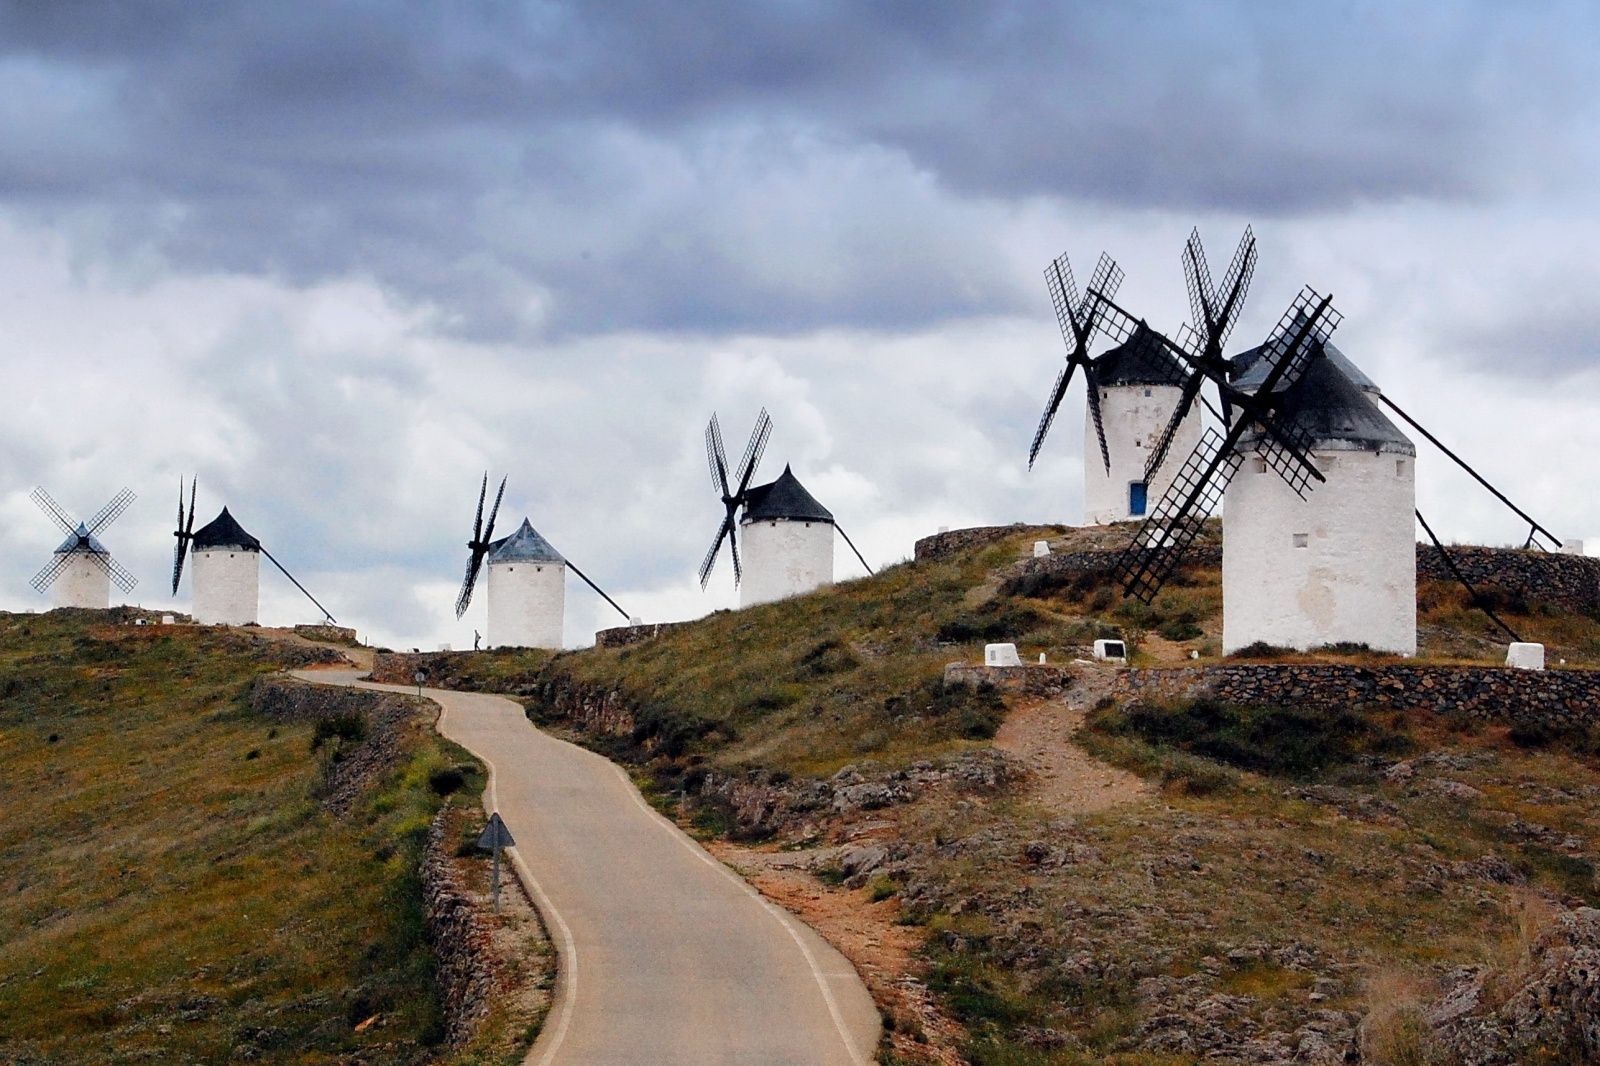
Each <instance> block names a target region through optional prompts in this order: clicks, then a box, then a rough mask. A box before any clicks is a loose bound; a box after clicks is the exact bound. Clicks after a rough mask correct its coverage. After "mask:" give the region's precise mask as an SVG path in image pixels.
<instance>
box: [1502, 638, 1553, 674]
mask: <svg viewBox="0 0 1600 1066" xmlns="http://www.w3.org/2000/svg"><path fill="white" fill-rule="evenodd" d="M1506 665H1507V666H1510V667H1512V668H1514V669H1517V670H1543V669H1544V645H1543V644H1533V643H1527V642H1524V643H1513V644H1511V645H1510V646H1509V647H1508V648H1506Z"/></svg>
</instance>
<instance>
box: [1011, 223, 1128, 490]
mask: <svg viewBox="0 0 1600 1066" xmlns="http://www.w3.org/2000/svg"><path fill="white" fill-rule="evenodd" d="M1044 277H1045V285H1046V287H1047V288H1048V289H1049V290H1050V303H1051V306H1052V307H1054V308H1055V312H1056V322H1057V323H1058V324H1059V325H1060V327H1061V339H1062V340H1063V341H1064V342H1065V343H1066V345H1067V365H1066V367H1065V369H1063V370H1062V371H1061V373H1060V374H1058V375H1057V377H1056V383H1055V386H1054V388H1052V389H1051V390H1050V396H1049V398H1048V399H1047V400H1046V402H1045V408H1044V414H1043V415H1041V416H1040V418H1039V428H1038V429H1037V430H1035V431H1034V434H1033V442H1032V444H1030V445H1029V447H1028V466H1029V468H1030V469H1031V468H1032V467H1033V464H1034V461H1035V460H1036V459H1037V458H1038V457H1039V449H1040V448H1041V447H1042V446H1043V445H1044V438H1045V436H1046V434H1048V433H1049V432H1050V426H1051V425H1052V423H1054V422H1055V418H1056V411H1057V410H1058V409H1059V408H1060V407H1061V399H1062V397H1064V396H1065V395H1066V392H1067V386H1068V385H1070V384H1071V383H1072V374H1073V372H1074V371H1075V370H1077V369H1078V368H1079V367H1082V368H1083V370H1084V377H1085V379H1086V380H1088V379H1090V378H1091V377H1092V373H1093V370H1092V368H1093V365H1094V364H1093V363H1092V362H1091V361H1090V359H1089V348H1090V346H1091V345H1092V344H1093V343H1094V339H1095V336H1096V334H1097V333H1098V331H1099V314H1100V312H1099V307H1100V302H1099V300H1098V299H1096V298H1095V297H1094V294H1096V293H1098V294H1101V295H1102V296H1103V297H1104V298H1105V299H1111V298H1113V297H1115V296H1116V293H1117V290H1118V289H1119V288H1121V286H1122V279H1123V272H1122V268H1121V267H1119V266H1117V264H1116V262H1115V261H1113V260H1112V258H1111V257H1110V256H1108V255H1106V254H1105V253H1104V252H1102V253H1101V254H1100V259H1099V261H1098V262H1097V263H1096V264H1095V269H1094V273H1093V274H1092V275H1090V278H1089V288H1088V290H1087V291H1086V292H1085V293H1084V294H1083V295H1081V296H1080V295H1079V293H1078V283H1077V281H1076V279H1075V278H1074V277H1073V274H1072V262H1071V261H1070V260H1069V259H1068V257H1067V256H1066V255H1061V256H1058V257H1057V258H1056V260H1055V261H1054V262H1052V263H1051V264H1050V265H1049V266H1048V267H1046V268H1045V271H1044ZM1090 391H1091V393H1092V392H1093V387H1092V386H1091V389H1090ZM1090 404H1091V407H1090V410H1091V411H1092V412H1093V413H1094V415H1095V431H1096V432H1097V433H1098V434H1099V435H1100V452H1101V456H1102V458H1103V459H1104V460H1105V464H1106V470H1107V472H1108V473H1109V472H1110V469H1111V458H1110V455H1111V453H1110V450H1109V448H1107V446H1106V438H1105V427H1104V425H1103V424H1102V423H1101V421H1100V418H1099V403H1098V397H1091V399H1090Z"/></svg>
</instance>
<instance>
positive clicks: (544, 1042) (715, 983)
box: [295, 670, 880, 1066]
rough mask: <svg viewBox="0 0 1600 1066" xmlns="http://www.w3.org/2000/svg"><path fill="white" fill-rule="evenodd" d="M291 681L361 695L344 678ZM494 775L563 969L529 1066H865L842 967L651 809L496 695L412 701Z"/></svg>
mask: <svg viewBox="0 0 1600 1066" xmlns="http://www.w3.org/2000/svg"><path fill="white" fill-rule="evenodd" d="M295 676H297V677H300V678H301V679H303V680H306V681H312V682H317V683H320V684H337V685H356V686H359V687H362V688H373V689H380V690H386V691H392V692H415V691H416V690H415V689H414V688H405V687H402V686H398V685H375V684H370V683H367V682H360V681H357V680H356V679H357V677H359V676H360V675H359V674H358V673H357V672H356V671H354V670H314V671H297V672H296V675H295ZM422 691H423V694H424V695H426V696H428V697H430V698H431V699H433V700H434V701H436V702H437V703H438V704H439V705H440V706H441V707H442V708H443V712H442V714H441V715H440V718H439V724H438V728H439V732H440V733H442V734H443V735H444V736H446V737H448V738H449V739H450V740H453V741H455V742H456V743H458V744H460V745H461V746H462V747H464V748H467V749H468V750H469V751H471V752H472V753H473V754H475V755H477V756H478V757H479V758H480V759H482V760H483V761H484V762H486V763H488V765H489V769H490V779H489V787H488V789H487V790H486V791H485V793H484V800H485V805H486V806H487V807H488V808H489V809H491V810H498V811H499V812H500V816H501V817H502V818H504V819H505V821H506V825H507V826H508V827H509V828H510V830H511V833H512V835H513V836H514V837H516V840H517V847H516V848H513V849H509V850H508V852H507V855H508V856H509V857H510V859H511V862H512V865H513V867H514V868H515V869H516V871H517V874H518V876H519V877H520V878H521V880H522V882H523V884H524V886H526V888H527V889H528V893H529V895H530V896H532V897H533V898H534V900H535V901H536V902H537V903H538V906H539V909H540V911H541V912H542V914H543V916H544V919H545V923H546V925H547V926H548V927H549V929H550V935H551V939H552V941H553V942H554V943H555V945H556V949H557V955H558V958H559V972H558V975H557V980H556V998H555V1002H554V1004H553V1005H552V1007H551V1010H550V1014H549V1017H548V1018H547V1019H546V1021H545V1026H544V1030H543V1031H542V1032H541V1033H540V1036H539V1039H538V1040H537V1041H536V1042H535V1044H534V1046H533V1049H532V1050H531V1051H530V1052H529V1054H528V1057H527V1059H526V1062H528V1063H530V1064H534V1066H680V1064H681V1066H718V1064H727V1066H734V1064H738V1066H791V1064H793V1066H802V1064H804V1066H865V1064H867V1063H870V1062H872V1061H873V1054H874V1051H875V1049H876V1047H877V1044H878V1038H879V1032H880V1022H879V1017H878V1011H877V1008H876V1007H875V1006H874V1005H873V1002H872V997H871V996H870V995H869V994H868V992H867V989H866V986H865V985H864V984H863V983H862V981H861V978H860V977H859V976H858V975H857V974H856V972H855V970H854V968H852V967H851V965H850V963H849V962H848V961H847V960H846V959H845V958H844V957H843V956H842V955H840V954H839V953H838V952H837V951H835V950H834V949H833V948H832V947H830V946H829V945H828V944H827V943H826V942H825V941H823V940H822V939H821V938H820V937H819V936H817V935H816V934H815V933H814V932H812V931H811V929H809V928H808V927H807V926H805V925H804V924H802V923H801V922H800V921H799V920H797V919H796V918H794V917H793V916H791V915H790V914H788V913H787V912H786V911H784V910H782V909H781V908H779V907H777V906H775V905H773V904H772V903H769V902H768V901H767V900H765V899H763V898H762V897H761V896H760V895H759V894H758V893H757V892H756V891H755V889H753V888H751V887H750V886H749V885H747V884H746V883H745V882H744V881H743V880H741V879H740V878H739V877H738V876H737V875H736V874H734V873H733V872H732V871H730V870H729V869H728V868H727V867H725V866H723V865H722V864H721V863H719V862H717V860H715V859H713V858H712V857H711V856H710V855H708V854H706V852H705V851H704V850H702V849H701V848H700V846H699V845H697V844H696V843H695V842H694V841H693V840H692V839H690V838H689V837H688V836H687V835H685V834H684V833H683V832H682V831H681V830H679V829H678V828H677V827H676V826H675V825H673V824H672V823H671V822H670V821H668V820H667V819H665V818H663V817H662V816H661V815H660V814H658V813H657V812H656V811H654V810H652V809H651V808H650V806H649V805H648V804H647V803H645V801H644V799H643V797H641V796H640V795H639V792H638V790H637V789H636V788H634V786H633V783H632V782H631V781H630V780H629V779H628V777H627V775H626V774H625V773H623V771H622V770H621V769H620V768H619V767H618V766H616V765H615V764H614V763H612V762H610V761H609V760H607V759H605V758H602V757H601V756H599V755H596V754H595V753H593V752H591V751H588V750H586V749H584V748H580V747H577V746H576V745H573V744H569V743H566V742H565V741H561V740H557V739H555V738H554V737H551V736H549V735H547V734H545V733H541V732H540V731H539V730H537V729H535V728H534V726H533V725H532V723H530V722H529V721H528V719H527V716H526V715H525V714H524V712H523V709H522V707H521V705H519V704H517V703H515V702H513V701H511V700H509V699H506V698H504V697H501V696H490V695H483V694H479V693H469V692H451V691H447V690H442V689H428V688H425V689H423V690H422Z"/></svg>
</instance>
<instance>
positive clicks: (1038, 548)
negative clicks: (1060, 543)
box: [1033, 540, 1050, 559]
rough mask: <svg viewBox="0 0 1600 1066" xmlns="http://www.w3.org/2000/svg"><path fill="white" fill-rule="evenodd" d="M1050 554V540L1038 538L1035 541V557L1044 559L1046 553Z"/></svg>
mask: <svg viewBox="0 0 1600 1066" xmlns="http://www.w3.org/2000/svg"><path fill="white" fill-rule="evenodd" d="M1049 554H1050V542H1049V541H1047V540H1036V541H1034V542H1033V557H1034V558H1035V559H1043V558H1044V557H1045V556H1046V555H1049Z"/></svg>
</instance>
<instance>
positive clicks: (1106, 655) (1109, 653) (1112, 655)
mask: <svg viewBox="0 0 1600 1066" xmlns="http://www.w3.org/2000/svg"><path fill="white" fill-rule="evenodd" d="M1094 657H1095V658H1096V659H1103V660H1107V661H1109V662H1116V663H1125V662H1127V661H1128V645H1127V644H1125V643H1123V642H1122V641H1120V640H1097V641H1095V642H1094Z"/></svg>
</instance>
